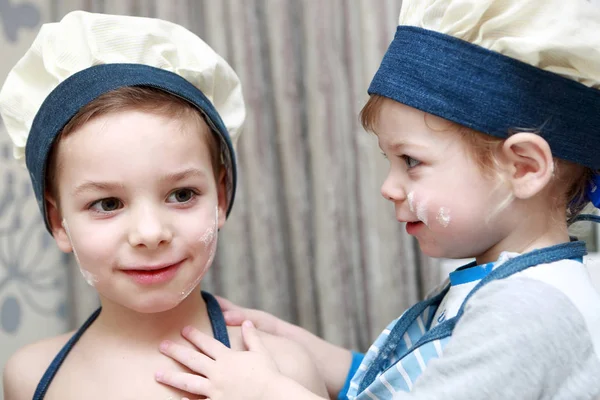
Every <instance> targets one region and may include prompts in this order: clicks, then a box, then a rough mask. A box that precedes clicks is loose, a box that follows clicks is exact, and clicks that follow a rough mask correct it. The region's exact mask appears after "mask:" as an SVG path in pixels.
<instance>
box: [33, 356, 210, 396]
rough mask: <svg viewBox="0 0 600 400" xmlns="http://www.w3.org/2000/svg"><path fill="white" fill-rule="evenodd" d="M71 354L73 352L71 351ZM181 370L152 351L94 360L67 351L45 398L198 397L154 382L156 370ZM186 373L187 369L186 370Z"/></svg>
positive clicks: (181, 368)
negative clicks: (151, 352)
mask: <svg viewBox="0 0 600 400" xmlns="http://www.w3.org/2000/svg"><path fill="white" fill-rule="evenodd" d="M73 353H75V351H74V352H73ZM166 370H168V371H173V370H179V371H184V368H183V367H181V366H180V365H178V364H176V363H175V362H173V361H172V360H170V359H168V358H166V357H164V356H162V355H160V353H158V349H157V351H156V354H136V353H125V354H119V355H116V356H115V355H114V354H113V355H106V356H104V357H95V358H94V359H92V358H88V357H85V356H84V355H83V354H71V355H69V357H68V358H67V359H66V360H65V363H64V364H63V366H62V367H61V368H60V370H59V371H58V373H57V375H56V376H55V378H54V380H53V381H52V383H51V384H50V386H49V389H48V392H47V394H46V396H45V398H44V399H45V400H71V399H73V400H75V399H77V400H80V399H86V400H106V399H111V400H112V399H114V400H130V399H131V400H133V399H135V400H139V399H144V400H180V399H182V398H183V397H188V398H198V396H193V395H190V394H189V393H185V392H182V391H178V390H176V389H173V388H171V387H168V386H164V385H162V384H160V383H158V382H156V381H155V379H154V376H155V373H156V372H158V371H166ZM186 372H187V371H186Z"/></svg>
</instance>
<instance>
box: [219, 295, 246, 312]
mask: <svg viewBox="0 0 600 400" xmlns="http://www.w3.org/2000/svg"><path fill="white" fill-rule="evenodd" d="M215 298H216V299H217V301H218V302H219V306H221V310H223V311H230V310H239V309H241V308H242V307H240V306H238V305H237V304H235V303H234V302H232V301H231V300H227V299H226V298H225V297H221V296H215Z"/></svg>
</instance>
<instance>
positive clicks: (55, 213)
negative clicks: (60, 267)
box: [46, 196, 73, 253]
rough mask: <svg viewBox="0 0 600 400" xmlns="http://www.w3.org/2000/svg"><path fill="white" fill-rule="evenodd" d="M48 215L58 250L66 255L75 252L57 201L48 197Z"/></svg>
mask: <svg viewBox="0 0 600 400" xmlns="http://www.w3.org/2000/svg"><path fill="white" fill-rule="evenodd" d="M46 214H47V215H48V222H49V223H50V229H51V231H52V236H53V237H54V240H55V241H56V244H57V245H58V248H59V249H60V250H61V251H63V252H65V253H70V252H71V251H73V246H72V245H71V240H70V239H69V235H68V234H67V228H66V227H65V226H64V225H63V222H62V217H61V215H60V211H59V210H58V206H57V203H56V200H54V199H53V198H51V197H49V196H46Z"/></svg>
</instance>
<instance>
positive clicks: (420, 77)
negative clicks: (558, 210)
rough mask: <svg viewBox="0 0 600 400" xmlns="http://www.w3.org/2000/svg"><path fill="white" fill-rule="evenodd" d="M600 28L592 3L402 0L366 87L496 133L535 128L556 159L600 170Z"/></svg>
mask: <svg viewBox="0 0 600 400" xmlns="http://www.w3.org/2000/svg"><path fill="white" fill-rule="evenodd" d="M599 32H600V6H599V5H598V3H594V2H591V1H589V0H569V1H564V0H543V1H542V0H531V1H522V0H502V1H500V0H404V1H403V4H402V10H401V13H400V18H399V26H398V28H397V30H396V34H395V37H394V39H393V41H392V42H391V44H390V46H389V48H388V50H387V52H386V54H385V56H384V58H383V61H382V63H381V65H380V67H379V70H378V71H377V73H376V75H375V77H374V78H373V80H372V82H371V85H370V87H369V90H368V92H369V94H372V95H381V96H384V97H387V98H390V99H392V100H395V101H398V102H400V103H403V104H406V105H408V106H411V107H414V108H417V109H419V110H421V111H424V112H427V113H430V114H434V115H437V116H439V117H442V118H445V119H447V120H450V121H453V122H455V123H457V124H460V125H463V126H466V127H469V128H472V129H474V130H477V131H479V132H482V133H485V134H489V135H492V136H496V137H500V138H506V137H508V135H509V134H510V133H511V132H514V131H515V130H518V129H525V130H536V131H539V132H540V134H541V135H542V136H543V137H544V139H545V140H546V141H547V142H548V144H549V145H550V148H551V150H552V154H553V155H554V156H555V157H557V158H561V159H564V160H567V161H572V162H575V163H578V164H581V165H583V166H586V167H588V168H590V169H592V170H594V171H596V172H597V171H599V170H600V34H599ZM597 186H600V178H598V176H596V177H595V180H594V183H593V184H590V188H589V190H588V193H587V196H588V198H589V200H590V201H592V203H593V204H594V205H595V206H596V207H600V190H596V189H595V188H596V187H597Z"/></svg>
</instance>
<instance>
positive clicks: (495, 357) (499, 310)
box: [394, 277, 600, 400]
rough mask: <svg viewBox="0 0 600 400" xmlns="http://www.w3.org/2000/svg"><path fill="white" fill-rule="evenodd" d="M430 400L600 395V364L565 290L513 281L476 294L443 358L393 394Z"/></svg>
mask: <svg viewBox="0 0 600 400" xmlns="http://www.w3.org/2000/svg"><path fill="white" fill-rule="evenodd" d="M425 399H427V400H429V399H443V400H454V399H460V400H470V399H473V400H475V399H477V400H480V399H561V400H562V399H565V400H567V399H568V400H578V399H581V400H584V399H586V400H587V399H600V361H599V358H598V355H597V354H595V352H594V348H593V345H592V342H591V339H590V333H589V332H588V330H587V327H586V325H585V322H584V320H583V317H582V316H581V314H580V313H579V311H578V310H577V309H576V308H575V306H574V305H573V303H572V302H571V301H570V300H569V299H568V298H567V297H566V296H565V295H564V294H563V293H562V292H560V291H559V290H557V289H556V288H554V287H552V286H550V285H548V284H546V283H543V282H540V281H537V280H534V279H530V278H521V277H519V278H509V280H503V281H498V282H493V283H490V284H488V285H487V286H485V287H484V288H482V289H481V290H480V291H479V292H477V294H476V295H474V296H473V298H472V299H471V300H470V301H469V302H468V303H467V306H466V308H465V313H464V315H463V317H462V318H461V320H460V322H459V323H458V324H457V325H456V327H455V329H454V332H453V335H452V338H451V339H450V341H449V342H448V344H447V345H446V348H445V349H444V354H443V356H442V357H441V358H439V359H436V360H432V361H431V362H430V363H429V365H428V367H427V368H426V369H425V371H424V372H423V374H422V375H421V377H420V378H419V379H418V380H417V382H416V383H415V385H414V386H413V390H412V392H410V393H405V392H402V393H397V394H395V396H394V400H425Z"/></svg>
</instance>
